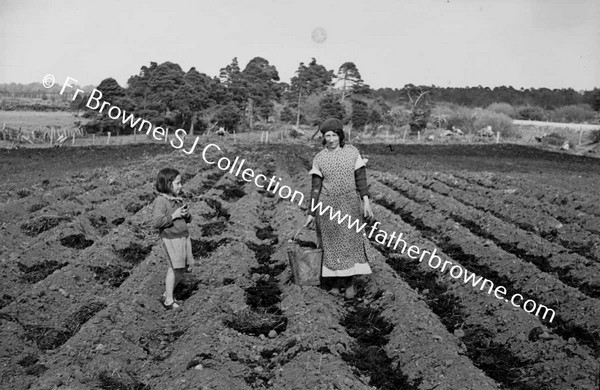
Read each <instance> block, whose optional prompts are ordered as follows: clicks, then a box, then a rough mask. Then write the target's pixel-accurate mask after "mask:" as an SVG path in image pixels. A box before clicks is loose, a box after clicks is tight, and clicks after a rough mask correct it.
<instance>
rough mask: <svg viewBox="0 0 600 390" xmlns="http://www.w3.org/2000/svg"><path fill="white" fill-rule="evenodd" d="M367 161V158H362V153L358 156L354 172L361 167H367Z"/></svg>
mask: <svg viewBox="0 0 600 390" xmlns="http://www.w3.org/2000/svg"><path fill="white" fill-rule="evenodd" d="M367 161H369V160H367V159H366V158H362V157H361V155H360V153H359V154H358V157H357V158H356V162H355V163H354V170H357V169H359V168H361V167H366V166H367Z"/></svg>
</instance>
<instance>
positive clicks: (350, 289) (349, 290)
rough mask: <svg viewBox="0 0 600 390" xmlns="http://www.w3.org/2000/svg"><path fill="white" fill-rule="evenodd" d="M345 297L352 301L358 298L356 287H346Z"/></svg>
mask: <svg viewBox="0 0 600 390" xmlns="http://www.w3.org/2000/svg"><path fill="white" fill-rule="evenodd" d="M344 296H345V297H346V298H347V299H352V298H354V297H355V296H356V291H355V290H354V285H350V286H348V287H346V292H345V293H344Z"/></svg>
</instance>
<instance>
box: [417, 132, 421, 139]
mask: <svg viewBox="0 0 600 390" xmlns="http://www.w3.org/2000/svg"><path fill="white" fill-rule="evenodd" d="M420 140H421V131H420V130H419V131H417V141H420Z"/></svg>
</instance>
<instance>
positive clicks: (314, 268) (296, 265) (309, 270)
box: [287, 226, 323, 286]
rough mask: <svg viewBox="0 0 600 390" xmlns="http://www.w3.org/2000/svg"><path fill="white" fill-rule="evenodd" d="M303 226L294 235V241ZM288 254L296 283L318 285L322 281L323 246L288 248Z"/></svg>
mask: <svg viewBox="0 0 600 390" xmlns="http://www.w3.org/2000/svg"><path fill="white" fill-rule="evenodd" d="M303 227H304V226H303ZM303 227H302V228H303ZM302 228H300V229H299V230H298V231H297V232H296V234H295V235H294V238H293V240H292V241H293V242H296V237H297V236H298V233H300V230H302ZM287 254H288V259H289V261H290V267H291V269H292V275H293V277H294V283H295V284H297V285H300V286H318V285H319V284H320V283H321V267H322V262H323V249H322V248H317V249H305V250H302V249H300V250H294V249H293V248H288V250H287Z"/></svg>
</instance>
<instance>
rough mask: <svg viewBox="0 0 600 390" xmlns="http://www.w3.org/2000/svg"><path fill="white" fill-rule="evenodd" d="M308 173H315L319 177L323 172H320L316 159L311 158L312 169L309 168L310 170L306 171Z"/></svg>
mask: <svg viewBox="0 0 600 390" xmlns="http://www.w3.org/2000/svg"><path fill="white" fill-rule="evenodd" d="M308 174H309V175H317V176H319V177H321V178H322V177H323V173H322V172H321V170H320V169H319V165H318V164H317V162H316V161H314V160H313V165H312V169H311V170H310V172H308Z"/></svg>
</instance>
